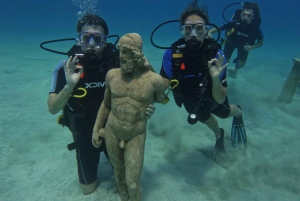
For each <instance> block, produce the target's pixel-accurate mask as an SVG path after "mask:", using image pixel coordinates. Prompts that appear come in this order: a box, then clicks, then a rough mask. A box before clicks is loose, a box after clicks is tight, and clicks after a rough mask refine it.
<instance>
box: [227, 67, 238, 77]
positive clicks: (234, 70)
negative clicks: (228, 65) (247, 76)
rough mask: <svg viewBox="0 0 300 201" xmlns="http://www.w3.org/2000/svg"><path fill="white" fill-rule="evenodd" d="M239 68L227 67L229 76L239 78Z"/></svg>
mask: <svg viewBox="0 0 300 201" xmlns="http://www.w3.org/2000/svg"><path fill="white" fill-rule="evenodd" d="M236 75H237V70H236V69H227V76H228V77H231V78H233V79H236V78H237V76H236Z"/></svg>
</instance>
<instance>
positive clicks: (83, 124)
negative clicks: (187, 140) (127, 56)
mask: <svg viewBox="0 0 300 201" xmlns="http://www.w3.org/2000/svg"><path fill="white" fill-rule="evenodd" d="M77 33H78V44H76V45H74V46H73V47H72V48H71V50H70V51H69V52H68V55H69V59H68V60H67V61H62V62H60V63H59V64H58V65H57V67H56V69H55V71H54V73H53V78H52V85H51V89H50V93H49V98H48V110H49V112H50V113H51V114H56V113H58V112H59V111H61V110H63V115H62V116H61V117H60V119H59V123H60V124H61V125H63V126H67V127H68V128H69V129H70V131H71V132H72V134H73V139H74V142H73V143H71V144H70V145H69V146H68V148H69V150H72V149H76V159H77V168H78V176H79V182H80V186H81V189H82V192H83V194H90V193H92V192H94V191H95V189H96V187H97V171H98V169H97V168H98V164H99V161H100V158H99V157H100V153H101V152H104V153H105V154H106V156H107V151H106V145H105V142H104V141H103V142H104V143H102V145H101V147H100V148H95V147H94V146H93V145H92V134H93V127H94V123H95V120H96V117H97V113H98V110H99V107H100V104H101V102H102V101H103V99H104V91H105V76H106V74H107V72H108V71H109V70H110V69H112V68H119V67H120V59H119V52H118V50H117V49H116V47H115V46H114V45H113V44H111V43H107V42H106V39H107V37H108V27H107V24H106V22H105V21H104V20H103V19H102V18H101V17H99V16H98V15H96V14H92V13H86V14H85V15H84V16H83V17H82V18H81V19H79V20H78V22H77ZM53 52H56V51H53ZM145 112H146V115H147V116H148V117H150V116H151V115H152V114H153V107H151V105H150V106H149V108H148V109H147V111H145ZM99 126H101V127H104V126H105V125H99Z"/></svg>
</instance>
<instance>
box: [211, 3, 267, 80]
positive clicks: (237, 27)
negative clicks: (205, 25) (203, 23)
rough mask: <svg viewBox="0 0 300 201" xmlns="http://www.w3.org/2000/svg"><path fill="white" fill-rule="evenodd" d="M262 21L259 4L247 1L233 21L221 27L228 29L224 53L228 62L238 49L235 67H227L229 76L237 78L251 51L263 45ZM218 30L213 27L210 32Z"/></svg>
mask: <svg viewBox="0 0 300 201" xmlns="http://www.w3.org/2000/svg"><path fill="white" fill-rule="evenodd" d="M232 5H233V4H232ZM260 23H261V18H260V12H259V6H258V5H257V4H256V3H249V2H246V3H243V8H242V9H238V10H236V12H235V14H234V16H233V17H232V20H231V21H229V22H227V23H226V24H223V25H222V26H221V27H219V29H220V30H221V31H224V30H226V40H225V47H224V54H225V58H226V59H227V62H228V63H229V61H230V58H231V55H232V53H233V51H234V50H235V49H237V58H236V59H234V60H233V62H234V63H235V69H227V71H228V76H229V77H232V78H236V75H237V71H238V69H240V68H242V67H244V66H245V64H246V61H247V58H248V54H249V52H250V51H251V50H253V49H255V48H259V47H261V46H262V45H263V41H264V34H263V31H262V29H261V27H260ZM216 31H217V30H216V29H211V30H210V33H211V34H213V33H215V32H216Z"/></svg>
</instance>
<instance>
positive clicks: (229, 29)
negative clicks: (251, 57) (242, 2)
mask: <svg viewBox="0 0 300 201" xmlns="http://www.w3.org/2000/svg"><path fill="white" fill-rule="evenodd" d="M219 29H220V31H224V30H226V35H227V36H226V43H225V47H224V55H225V57H226V59H228V60H229V59H230V58H231V55H232V53H233V51H234V50H235V48H237V58H238V59H239V60H240V61H246V60H247V58H248V54H249V52H248V51H246V50H244V45H254V44H255V42H256V40H262V39H263V38H264V34H263V31H262V29H261V28H260V26H259V24H257V23H256V21H253V22H251V23H250V24H245V23H242V22H239V21H231V22H228V23H226V24H223V25H222V26H221V27H220V28H219Z"/></svg>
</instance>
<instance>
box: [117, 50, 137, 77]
mask: <svg viewBox="0 0 300 201" xmlns="http://www.w3.org/2000/svg"><path fill="white" fill-rule="evenodd" d="M119 52H120V67H121V70H122V72H124V73H131V72H133V70H134V67H135V66H136V64H135V62H134V60H133V53H132V51H131V50H129V49H127V48H125V47H122V46H119Z"/></svg>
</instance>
